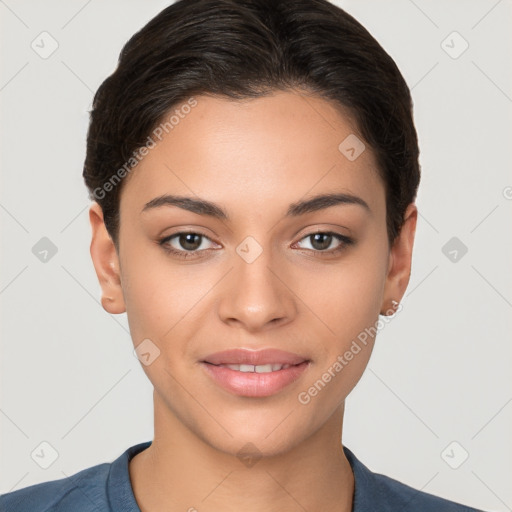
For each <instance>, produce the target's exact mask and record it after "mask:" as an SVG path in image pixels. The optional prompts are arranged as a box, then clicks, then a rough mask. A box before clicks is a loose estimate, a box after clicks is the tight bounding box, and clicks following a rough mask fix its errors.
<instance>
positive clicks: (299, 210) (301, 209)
mask: <svg viewBox="0 0 512 512" xmlns="http://www.w3.org/2000/svg"><path fill="white" fill-rule="evenodd" d="M336 205H359V206H361V207H363V208H364V209H365V210H366V211H367V212H368V213H371V209H370V207H369V206H368V204H367V203H366V201H364V199H362V198H361V197H358V196H355V195H353V194H346V193H332V194H320V195H316V196H313V197H311V198H309V199H304V200H302V201H298V202H296V203H292V204H290V206H289V207H288V211H287V212H286V217H298V216H300V215H304V214H306V213H311V212H316V211H319V210H324V209H326V208H330V207H331V206H336ZM162 206H177V207H178V208H182V209H183V210H188V211H189V212H193V213H197V214H198V215H207V216H209V217H213V218H216V219H220V220H230V217H229V215H228V213H227V212H226V211H225V210H224V209H223V208H222V207H221V206H219V205H217V204H215V203H212V202H211V201H207V200H206V199H201V198H195V197H189V196H177V195H170V194H165V195H162V196H159V197H155V198H154V199H151V201H149V202H148V203H146V204H145V205H144V208H143V209H142V212H145V211H148V210H152V209H154V208H160V207H162Z"/></svg>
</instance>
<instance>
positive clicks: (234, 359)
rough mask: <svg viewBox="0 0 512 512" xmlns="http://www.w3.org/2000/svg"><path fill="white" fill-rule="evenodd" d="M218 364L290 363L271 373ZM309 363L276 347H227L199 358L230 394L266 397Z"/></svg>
mask: <svg viewBox="0 0 512 512" xmlns="http://www.w3.org/2000/svg"><path fill="white" fill-rule="evenodd" d="M221 364H250V365H263V364H283V365H284V364H289V365H290V367H289V368H284V369H281V370H277V371H274V372H268V373H255V372H240V371H237V370H231V369H230V368H226V367H224V366H218V365H221ZM309 364H310V361H309V360H307V359H306V358H304V357H302V356H299V355H298V354H292V353H290V352H284V351H282V350H275V349H266V350H259V351H251V350H246V349H234V350H226V351H224V352H217V353H215V354H212V355H210V356H208V357H207V358H205V360H204V361H201V366H202V367H203V368H204V369H205V371H206V373H207V374H208V376H209V377H211V378H212V379H213V380H214V381H215V382H216V383H217V384H219V385H220V386H221V387H223V388H224V389H226V390H227V391H229V392H231V393H234V394H236V395H239V396H246V397H267V396H271V395H274V394H276V393H278V392H279V391H281V390H282V389H283V388H285V387H286V386H288V385H289V384H291V383H292V382H294V381H296V380H297V379H298V378H299V377H300V376H301V375H302V374H303V373H304V371H305V370H306V369H307V368H308V367H309Z"/></svg>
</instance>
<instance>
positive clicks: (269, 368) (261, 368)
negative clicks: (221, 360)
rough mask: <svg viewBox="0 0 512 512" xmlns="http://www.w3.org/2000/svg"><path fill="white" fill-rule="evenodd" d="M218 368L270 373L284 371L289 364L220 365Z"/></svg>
mask: <svg viewBox="0 0 512 512" xmlns="http://www.w3.org/2000/svg"><path fill="white" fill-rule="evenodd" d="M219 366H224V367H225V368H229V369H230V370H236V371H238V372H244V373H270V372H276V371H278V370H285V369H286V368H289V367H290V365H289V364H258V365H253V364H221V365H219Z"/></svg>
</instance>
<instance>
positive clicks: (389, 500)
mask: <svg viewBox="0 0 512 512" xmlns="http://www.w3.org/2000/svg"><path fill="white" fill-rule="evenodd" d="M343 449H344V451H345V454H346V456H347V459H348V460H349V462H350V465H351V466H352V470H353V472H354V480H355V491H354V512H367V511H368V512H370V511H373V510H379V511H381V512H388V511H389V512H391V511H393V512H394V511H397V510H400V511H401V512H483V511H482V510H478V509H475V508H472V507H469V506H467V505H463V504H461V503H456V502H454V501H450V500H447V499H445V498H440V497H439V496H434V495H433V494H429V493H427V492H424V491H420V490H418V489H415V488H413V487H411V486H409V485H406V484H404V483H402V482H400V481H398V480H395V479H393V478H390V477H388V476H386V475H382V474H380V473H374V472H373V471H371V470H370V469H368V468H367V467H366V466H365V465H364V464H363V463H362V462H361V461H360V460H359V459H357V457H356V456H355V455H354V454H353V453H352V452H351V451H350V450H349V449H348V448H346V447H343Z"/></svg>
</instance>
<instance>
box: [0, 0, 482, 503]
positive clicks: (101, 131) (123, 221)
mask: <svg viewBox="0 0 512 512" xmlns="http://www.w3.org/2000/svg"><path fill="white" fill-rule="evenodd" d="M418 154H419V150H418V144H417V137H416V131H415V128H414V124H413V118H412V102H411V97H410V93H409V89H408V87H407V85H406V83H405V82H404V80H403V78H402V76H401V74H400V72H399V70H398V69H397V67H396V65H395V63H394V62H393V60H392V59H391V58H390V57H389V56H388V55H387V54H386V53H385V51H384V50H383V49H382V48H381V47H380V45H379V44H378V43H377V42H376V41H375V40H374V39H373V37H372V36H371V35H370V34H369V33H368V32H367V31H366V30H365V29H364V28H363V27H362V26H361V25H360V24H359V23H358V22H357V21H355V20H354V19H353V18H352V17H351V16H349V15H348V14H347V13H345V12H344V11H343V10H341V9H339V8H337V7H336V6H334V5H332V4H330V3H329V2H327V1H326V0H298V1H293V2H290V1H286V0H277V1H269V0H244V1H237V2H234V1H230V0H186V1H185V0H180V1H178V2H176V3H175V4H173V5H171V6H170V7H168V8H166V9H164V10H163V11H162V12H161V13H160V14H159V15H158V16H156V17H155V18H154V19H153V20H151V21H150V22H149V23H148V24H147V25H146V26H145V27H144V28H143V29H142V30H141V31H139V32H138V33H137V34H135V35H134V36H133V37H132V38H131V39H130V41H129V42H128V43H127V44H126V45H125V47H124V48H123V50H122V52H121V56H120V60H119V65H118V68H117V69H116V71H115V72H114V73H113V74H112V76H110V77H109V78H108V79H107V80H105V82H104V83H103V84H102V85H101V87H100V88H99V90H98V91H97V93H96V95H95V99H94V105H93V110H92V112H91V121H90V127H89V133H88V138H87V155H86V161H85V165H84V173H83V175H84V179H85V183H86V185H87V187H88V189H89V191H90V195H91V199H93V201H94V202H93V204H92V206H91V208H90V222H91V226H92V243H91V256H92V259H93V263H94V266H95V269H96V273H97V276H98V279H99V282H100V284H101V287H102V305H103V307H104V308H105V310H106V311H107V312H109V313H111V314H117V313H122V312H125V311H126V312H127V317H128V321H129V325H130V332H131V336H132V339H133V343H134V346H135V351H136V353H137V355H138V357H139V359H140V361H141V363H142V367H143V369H144V371H145V372H146V374H147V376H148V378H149V379H150V381H151V383H152V384H153V386H154V421H155V426H154V428H155V431H154V439H153V440H152V441H151V442H145V443H141V444H138V445H136V446H132V447H130V448H129V449H128V450H126V451H125V452H124V453H123V454H122V455H121V456H120V457H119V458H118V459H117V460H116V461H114V462H113V463H111V464H100V465H98V466H94V467H91V468H88V469H85V470H83V471H81V472H79V473H77V474H76V475H73V476H70V477H67V478H64V479H61V480H57V481H53V482H45V483H42V484H38V485H35V486H31V487H27V488H25V489H21V490H18V491H15V492H12V493H9V494H6V495H4V496H3V497H2V498H1V500H0V503H1V504H2V507H3V508H2V510H12V511H14V510H16V511H25V510H27V511H28V510H30V511H37V510H40V511H43V510H45V511H46V510H52V511H64V510H73V511H75V510H77V511H78V510H80V511H82V510H84V511H85V510H91V511H92V510H112V511H114V510H115V511H138V510H141V511H143V512H145V511H151V512H158V511H160V510H162V511H164V510H165V511H170V510H189V511H195V510H198V511H207V510H211V511H220V510H222V511H225V510H241V509H243V510H249V511H262V510H265V511H270V510H276V511H277V510H279V511H288V510H289V511H291V510H308V511H316V510H324V511H331V510H332V511H335V510H336V511H342V512H348V511H354V512H362V511H375V510H382V511H387V510H389V511H391V510H393V511H397V510H402V511H407V510H414V511H434V510H435V511H439V510H443V511H444V510H446V511H464V510H466V511H471V510H475V509H473V508H469V507H467V506H464V505H461V504H457V503H454V502H451V501H448V500H445V499H442V498H438V497H435V496H432V495H430V494H427V493H424V492H420V491H417V490H415V489H413V488H411V487H409V486H407V485H405V484H403V483H401V482H398V481H397V480H393V479H391V478H388V477H386V476H383V475H379V474H376V473H373V472H372V471H370V470H369V469H368V468H367V467H365V466H364V465H363V464H362V462H361V461H359V460H358V459H357V458H356V456H355V455H354V453H352V452H351V451H350V450H349V449H348V448H347V447H345V446H343V445H342V442H341V440H342V431H343V416H344V403H345V398H346V397H347V396H348V394H349V393H350V391H351V390H352V389H353V387H354V386H355V385H356V383H357V382H358V380H359V379H360V377H361V375H362V373H363V372H364V370H365V368H366V365H367V363H368V361H369V358H370V355H371V352H372V349H373V345H374V342H375V337H376V336H375V335H376V330H377V329H376V328H375V326H376V325H377V324H378V322H379V315H382V316H383V318H385V317H387V316H392V315H394V314H396V313H397V312H398V311H399V310H400V300H401V298H402V297H403V295H404V293H405V290H406V288H407V285H408V282H409V276H410V270H411V258H412V249H413V242H414V235H415V229H416V220H417V213H418V212H417V208H416V206H415V204H414V201H415V198H416V193H417V189H418V185H419V180H420V169H419V164H418Z"/></svg>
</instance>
